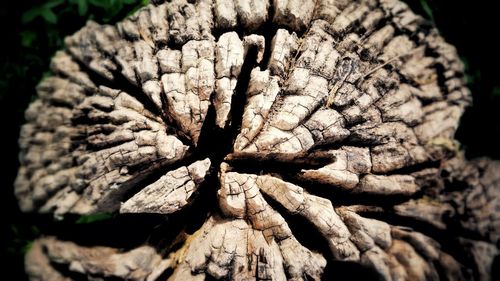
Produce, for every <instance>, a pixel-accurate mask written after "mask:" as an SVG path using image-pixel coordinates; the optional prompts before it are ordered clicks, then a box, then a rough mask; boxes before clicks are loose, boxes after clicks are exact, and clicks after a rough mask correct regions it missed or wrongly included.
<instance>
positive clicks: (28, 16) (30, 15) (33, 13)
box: [21, 7, 40, 24]
mask: <svg viewBox="0 0 500 281" xmlns="http://www.w3.org/2000/svg"><path fill="white" fill-rule="evenodd" d="M39 15H40V7H34V8H31V9H29V10H28V11H26V12H24V13H23V16H22V18H21V21H22V23H24V24H26V23H29V22H32V21H33V20H34V19H35V18H36V17H38V16H39Z"/></svg>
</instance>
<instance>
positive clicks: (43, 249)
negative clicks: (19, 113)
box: [15, 0, 500, 280]
mask: <svg viewBox="0 0 500 281" xmlns="http://www.w3.org/2000/svg"><path fill="white" fill-rule="evenodd" d="M154 2H156V3H153V4H150V5H148V6H146V7H144V8H143V9H141V10H139V11H137V12H136V13H135V14H133V15H131V16H129V17H127V18H126V19H124V20H123V21H121V22H119V23H118V24H116V25H114V26H111V25H100V24H97V23H95V22H92V21H90V22H88V23H87V25H86V26H85V27H83V28H82V29H81V30H80V31H78V32H77V33H75V34H74V35H72V36H70V37H68V38H66V39H65V49H64V50H62V51H59V52H57V53H56V55H55V56H54V58H53V59H52V64H51V69H52V72H53V75H52V76H51V77H49V78H47V79H45V80H43V81H42V82H41V83H40V84H39V86H38V88H37V90H38V99H36V100H35V101H33V102H32V104H31V105H30V106H29V108H28V109H27V111H26V120H27V122H26V124H25V125H24V126H23V127H22V130H21V137H20V141H19V142H20V147H21V155H20V159H21V167H20V169H19V174H18V177H17V180H16V183H15V193H16V196H17V198H18V199H19V203H20V207H21V209H22V210H23V211H26V212H36V213H50V214H54V215H55V216H56V217H67V216H70V214H80V215H85V214H96V213H102V212H109V213H114V214H115V217H114V218H113V219H111V222H110V225H112V226H113V227H108V228H106V227H104V226H103V228H102V229H99V228H95V227H93V226H92V225H80V226H79V228H78V231H73V232H71V231H66V232H65V235H62V233H59V232H58V231H54V232H53V233H47V234H46V235H45V236H43V237H41V238H39V239H38V240H36V241H35V242H34V245H33V247H32V249H31V250H30V251H29V253H28V254H27V255H26V271H27V273H28V275H29V277H30V278H31V280H81V279H89V280H105V279H110V280H122V279H126V280H166V279H168V280H205V279H207V280H212V279H231V280H320V279H322V278H323V279H324V280H331V279H335V278H337V279H344V278H349V279H352V278H360V277H365V278H367V277H370V278H368V280H372V279H380V280H488V279H490V276H491V268H492V264H493V262H494V259H495V257H496V255H497V254H498V240H499V236H500V221H499V218H500V215H499V212H498V210H499V207H500V199H499V198H500V194H499V190H500V189H499V187H500V173H499V172H500V163H498V162H493V161H489V160H487V159H479V160H473V161H467V160H465V159H464V156H463V153H461V152H460V150H459V146H458V144H457V142H456V141H455V140H454V133H455V130H456V129H457V126H458V123H459V119H460V117H461V115H462V113H463V111H464V109H465V108H466V107H467V106H468V105H469V104H470V102H471V96H470V93H469V91H468V89H467V88H466V87H465V79H464V74H463V65H462V63H461V62H460V60H459V58H458V56H457V54H456V51H455V49H454V48H453V47H452V46H450V45H449V44H447V43H446V42H444V40H443V39H442V38H441V37H440V36H439V34H438V32H437V30H436V29H434V28H433V27H432V26H431V25H429V24H428V23H427V22H426V21H425V20H424V19H423V18H421V17H419V16H417V15H415V14H414V13H413V12H412V11H411V10H410V9H409V8H408V7H407V5H406V4H404V3H402V2H400V1H398V0H359V1H353V0H304V1H293V0H288V1H287V0H274V1H270V0H248V1H246V0H245V1H244V0H191V1H186V0H173V1H168V2H165V3H160V2H158V1H154ZM131 218H133V219H131ZM152 218H154V219H158V218H160V220H159V223H155V224H154V227H150V228H146V227H143V224H142V222H144V221H147V220H150V219H152ZM68 228H71V227H70V226H68ZM123 230H125V231H123ZM61 231H62V230H61ZM76 232H78V233H76ZM108 232H109V233H108ZM135 232H141V233H143V234H144V233H145V234H147V235H146V236H145V237H146V238H144V239H142V240H141V239H135V240H134V239H132V236H134V234H133V233H135ZM49 234H50V235H49ZM77 234H78V235H77ZM76 236H78V237H79V238H78V239H77V238H76ZM82 236H83V237H82ZM109 236H111V237H112V238H111V239H104V238H102V237H108V238H109ZM153 236H154V237H156V238H155V239H153V238H151V237H153ZM113 237H115V238H116V240H120V241H122V242H123V241H125V243H121V244H120V243H118V242H117V241H114V242H116V243H114V242H113V241H112V240H113ZM129 237H130V240H129V241H127V239H129ZM134 237H135V236H134ZM101 238H102V239H101ZM136 240H137V241H136ZM110 241H111V242H110ZM353 280H355V279H353Z"/></svg>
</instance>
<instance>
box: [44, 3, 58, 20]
mask: <svg viewBox="0 0 500 281" xmlns="http://www.w3.org/2000/svg"><path fill="white" fill-rule="evenodd" d="M41 16H42V17H43V19H44V20H45V21H46V22H49V23H52V24H56V23H57V15H56V14H54V12H52V10H51V9H50V8H48V7H46V6H45V7H43V9H42V11H41Z"/></svg>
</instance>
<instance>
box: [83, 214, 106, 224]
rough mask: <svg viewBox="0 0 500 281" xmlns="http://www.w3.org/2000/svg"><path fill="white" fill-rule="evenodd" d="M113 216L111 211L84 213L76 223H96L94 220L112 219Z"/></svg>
mask: <svg viewBox="0 0 500 281" xmlns="http://www.w3.org/2000/svg"><path fill="white" fill-rule="evenodd" d="M112 218H113V214H110V213H97V214H91V215H82V216H80V217H79V218H78V219H77V220H76V221H75V223H76V224H87V223H94V222H100V221H105V220H110V219H112Z"/></svg>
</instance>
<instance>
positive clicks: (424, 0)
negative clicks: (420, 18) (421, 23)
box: [420, 0, 434, 22]
mask: <svg viewBox="0 0 500 281" xmlns="http://www.w3.org/2000/svg"><path fill="white" fill-rule="evenodd" d="M420 6H422V9H423V10H424V12H425V16H426V17H427V18H428V19H430V20H431V21H433V22H434V12H433V10H432V8H431V5H429V2H428V1H427V0H420Z"/></svg>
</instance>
